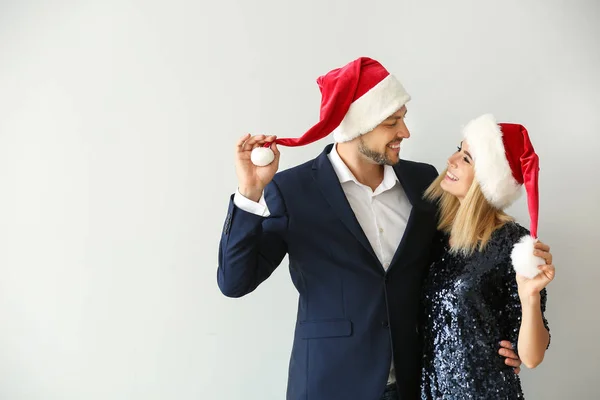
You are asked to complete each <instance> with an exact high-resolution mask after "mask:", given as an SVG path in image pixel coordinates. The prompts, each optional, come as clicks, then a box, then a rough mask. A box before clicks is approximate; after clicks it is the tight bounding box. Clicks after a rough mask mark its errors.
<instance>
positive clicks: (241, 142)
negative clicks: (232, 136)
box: [235, 133, 250, 151]
mask: <svg viewBox="0 0 600 400" xmlns="http://www.w3.org/2000/svg"><path fill="white" fill-rule="evenodd" d="M249 137H250V134H249V133H246V134H245V135H244V136H242V137H241V138H239V140H238V141H237V143H236V144H235V148H236V149H237V151H242V150H243V147H244V143H246V140H248V138H249Z"/></svg>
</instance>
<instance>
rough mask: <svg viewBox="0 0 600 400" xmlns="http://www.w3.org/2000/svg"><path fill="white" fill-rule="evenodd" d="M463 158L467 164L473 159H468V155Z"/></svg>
mask: <svg viewBox="0 0 600 400" xmlns="http://www.w3.org/2000/svg"><path fill="white" fill-rule="evenodd" d="M463 160H465V162H466V163H467V164H471V161H469V159H468V158H467V157H463Z"/></svg>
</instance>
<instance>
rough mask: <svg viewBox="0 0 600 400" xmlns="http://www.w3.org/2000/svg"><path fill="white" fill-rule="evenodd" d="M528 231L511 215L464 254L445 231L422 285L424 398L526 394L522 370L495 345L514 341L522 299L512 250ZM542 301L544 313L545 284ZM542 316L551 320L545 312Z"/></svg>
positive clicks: (519, 396) (489, 398) (492, 397)
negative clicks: (478, 248)
mask: <svg viewBox="0 0 600 400" xmlns="http://www.w3.org/2000/svg"><path fill="white" fill-rule="evenodd" d="M527 233H528V232H527V230H526V229H525V228H523V227H521V226H520V225H518V224H516V223H508V224H506V225H504V226H503V227H502V228H500V229H498V230H497V231H496V232H494V233H493V235H492V238H491V239H490V241H489V242H488V244H487V246H486V248H485V250H484V251H483V252H475V253H474V254H473V255H471V256H468V257H464V256H461V255H458V254H452V253H450V252H449V245H448V238H447V237H444V238H443V239H442V240H443V243H442V244H441V245H442V246H443V251H442V252H441V255H440V257H439V259H438V260H437V261H436V262H434V263H433V264H432V265H431V266H430V268H429V271H428V273H427V276H426V278H425V280H424V285H425V286H424V288H423V309H422V318H421V332H422V333H423V340H424V342H423V363H422V371H421V372H422V375H421V399H422V400H430V399H436V400H437V399H448V400H449V399H452V400H459V399H460V400H462V399H482V400H484V399H485V400H495V399H502V400H504V399H507V400H508V399H510V400H515V399H523V392H522V390H521V382H520V380H519V376H518V375H517V374H515V373H514V371H513V369H512V367H509V366H507V365H506V364H504V360H505V359H504V357H502V356H500V355H499V354H498V349H499V342H500V341H501V340H509V341H510V342H511V343H512V344H513V346H514V348H515V349H516V348H517V347H516V346H517V339H518V335H519V327H520V324H521V302H520V300H519V295H518V292H517V283H516V279H515V273H514V270H513V268H512V265H511V261H510V252H511V250H512V247H513V245H514V244H515V243H516V242H518V241H519V239H520V238H521V237H522V236H523V235H525V234H527ZM541 306H542V313H543V312H544V311H545V307H546V291H545V289H544V290H543V291H542V292H541ZM542 315H543V314H542ZM544 324H545V326H546V328H548V324H547V321H546V318H545V317H544Z"/></svg>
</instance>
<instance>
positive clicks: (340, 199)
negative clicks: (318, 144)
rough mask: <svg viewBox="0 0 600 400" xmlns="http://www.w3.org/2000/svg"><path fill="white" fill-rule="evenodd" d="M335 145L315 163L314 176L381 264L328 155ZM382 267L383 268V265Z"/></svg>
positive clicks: (350, 228) (342, 218) (345, 220)
mask: <svg viewBox="0 0 600 400" xmlns="http://www.w3.org/2000/svg"><path fill="white" fill-rule="evenodd" d="M332 147H333V145H331V144H330V145H328V146H327V147H326V148H325V150H324V151H323V153H321V155H320V156H319V157H317V158H316V159H315V161H314V163H313V178H314V180H315V182H316V184H317V186H318V187H319V189H320V190H321V192H322V193H323V196H324V197H325V200H326V201H327V202H328V203H329V205H330V206H331V209H332V210H333V212H334V213H335V214H336V215H337V217H338V218H339V219H340V220H341V221H342V223H343V224H344V225H345V226H346V228H347V229H348V230H349V231H350V232H351V233H352V234H353V235H354V237H355V238H356V240H358V241H359V242H360V244H361V245H362V246H363V247H364V248H365V249H366V250H367V251H368V252H369V253H370V254H371V255H372V256H373V259H374V260H375V261H376V262H377V264H379V265H380V266H381V263H380V262H379V259H378V258H377V255H376V254H375V252H374V251H373V248H372V247H371V243H370V242H369V239H367V236H366V235H365V233H364V231H363V230H362V228H361V227H360V224H359V223H358V220H357V219H356V216H355V215H354V212H353V211H352V208H351V207H350V203H348V199H347V198H346V195H345V194H344V191H343V189H342V186H341V184H340V181H339V179H338V177H337V175H336V174H335V171H334V170H333V166H332V165H331V162H330V161H329V158H328V157H327V155H328V154H329V152H330V151H331V148H332ZM381 268H383V267H382V266H381Z"/></svg>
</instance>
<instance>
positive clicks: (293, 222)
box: [217, 145, 437, 400]
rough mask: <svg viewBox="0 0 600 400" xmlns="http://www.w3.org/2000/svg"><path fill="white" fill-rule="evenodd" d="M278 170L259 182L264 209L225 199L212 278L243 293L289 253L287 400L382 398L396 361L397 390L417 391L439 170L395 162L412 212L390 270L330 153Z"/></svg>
mask: <svg viewBox="0 0 600 400" xmlns="http://www.w3.org/2000/svg"><path fill="white" fill-rule="evenodd" d="M331 148H332V145H328V146H327V147H326V148H325V150H324V151H323V153H321V155H320V156H318V157H317V158H316V159H314V160H312V161H309V162H307V163H305V164H302V165H299V166H297V167H294V168H291V169H288V170H285V171H282V172H279V173H277V174H276V175H275V177H274V179H273V180H272V181H271V183H269V185H268V186H267V187H266V189H265V200H266V203H267V206H268V208H269V211H270V216H269V217H261V216H257V215H254V214H251V213H248V212H245V211H243V210H241V209H239V208H237V207H236V206H235V205H234V203H233V196H232V198H231V200H230V204H229V210H228V213H227V218H226V220H225V224H224V228H223V232H222V236H221V241H220V246H219V266H218V272H217V281H218V285H219V288H220V290H221V291H222V292H223V294H225V295H226V296H229V297H241V296H244V295H246V294H248V293H250V292H252V291H253V290H254V289H256V288H257V287H258V285H260V284H261V283H262V282H263V281H264V280H265V279H267V278H268V277H269V276H270V275H271V274H272V273H273V271H274V270H275V268H277V266H278V265H279V264H280V263H281V261H282V259H283V258H284V257H285V255H286V254H287V255H288V256H289V268H290V274H291V277H292V280H293V283H294V285H295V287H296V288H297V290H298V292H299V302H298V313H297V322H296V326H295V334H294V341H293V348H292V354H291V358H290V363H289V375H288V389H287V399H288V400H338V399H339V400H342V399H343V400H380V398H381V396H382V394H383V391H384V390H385V387H386V383H387V378H388V374H389V370H390V365H391V362H392V356H393V360H394V366H395V371H396V379H397V387H398V391H399V394H400V398H401V399H403V400H408V399H410V400H412V399H417V398H419V375H420V359H421V344H420V337H419V336H420V335H419V332H418V314H419V303H420V293H421V280H422V276H423V274H424V272H425V270H426V268H427V267H428V266H429V264H430V262H431V257H432V252H433V251H434V249H433V242H434V238H435V236H436V235H437V230H436V207H435V205H434V204H431V203H429V202H427V201H425V200H423V192H424V191H425V189H426V188H427V187H428V186H429V185H430V184H431V182H432V181H433V180H434V179H435V178H436V177H437V171H436V169H435V168H434V167H433V166H431V165H428V164H422V163H415V162H411V161H404V160H402V161H400V163H399V164H397V165H396V166H394V170H395V172H396V174H397V176H398V178H399V180H400V183H401V184H402V187H403V189H404V191H405V192H406V194H407V196H408V199H409V201H410V203H411V204H412V211H411V213H410V217H409V220H408V225H407V227H406V232H405V233H404V236H403V237H402V240H401V242H400V245H399V247H398V249H397V251H396V253H395V255H394V257H393V260H392V263H391V264H390V266H389V268H388V270H387V272H386V270H385V269H384V268H383V266H382V265H381V263H380V262H379V260H378V258H377V256H376V255H375V252H374V251H373V249H372V248H371V246H370V244H369V241H368V239H367V237H366V236H365V234H364V233H363V231H362V229H361V227H360V225H359V223H358V221H357V219H356V217H355V216H354V213H353V212H352V209H351V208H350V204H349V203H348V200H347V199H346V197H345V195H344V192H343V190H342V187H341V184H340V182H339V180H338V178H337V175H336V174H335V171H334V170H333V166H332V165H331V163H330V161H329V159H328V157H327V154H328V153H329V151H330V150H331Z"/></svg>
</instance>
